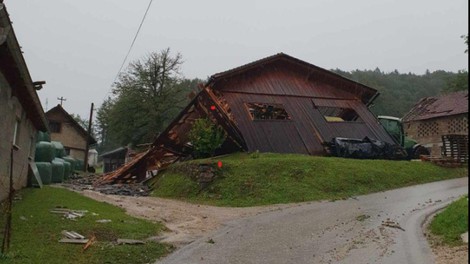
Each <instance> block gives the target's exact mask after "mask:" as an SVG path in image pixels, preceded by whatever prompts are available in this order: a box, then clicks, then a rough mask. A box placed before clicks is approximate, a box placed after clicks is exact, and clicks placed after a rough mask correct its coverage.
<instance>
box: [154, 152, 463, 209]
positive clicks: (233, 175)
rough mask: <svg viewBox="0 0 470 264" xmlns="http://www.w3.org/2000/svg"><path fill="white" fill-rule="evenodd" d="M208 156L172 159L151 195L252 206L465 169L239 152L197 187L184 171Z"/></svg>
mask: <svg viewBox="0 0 470 264" xmlns="http://www.w3.org/2000/svg"><path fill="white" fill-rule="evenodd" d="M207 161H208V160H195V161H190V162H185V163H177V164H174V165H173V166H172V167H170V168H169V169H168V170H167V171H165V172H164V173H163V174H162V176H161V177H159V179H158V180H157V181H156V182H154V187H155V190H154V192H153V195H155V196H161V197H170V198H180V199H185V200H188V201H193V202H202V203H208V204H214V205H222V206H253V205H263V204H275V203H289V202H301V201H311V200H323V199H341V198H345V197H349V196H352V195H359V194H366V193H371V192H377V191H383V190H388V189H393V188H398V187H403V186H408V185H413V184H419V183H425V182H432V181H438V180H444V179H451V178H457V177H463V176H466V175H467V172H466V171H467V170H466V169H464V168H460V169H448V168H442V167H438V166H435V165H433V164H429V163H423V162H415V161H387V160H355V159H342V158H333V157H312V156H306V155H297V154H272V153H263V154H257V155H256V154H251V155H250V154H241V153H240V154H235V155H230V156H226V157H223V158H221V161H222V162H223V167H222V169H221V170H220V171H219V177H218V179H217V180H215V182H214V183H212V184H211V185H210V186H209V187H208V188H206V189H205V190H204V191H201V192H200V191H199V187H198V185H197V183H195V182H194V181H192V180H191V179H190V178H189V177H187V176H185V175H187V172H188V170H189V169H190V167H191V164H194V163H198V162H207ZM213 161H214V162H217V160H215V159H214V160H213Z"/></svg>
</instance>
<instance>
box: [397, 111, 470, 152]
mask: <svg viewBox="0 0 470 264" xmlns="http://www.w3.org/2000/svg"><path fill="white" fill-rule="evenodd" d="M404 129H405V135H406V136H408V137H410V138H412V139H414V140H416V141H418V143H420V144H421V145H423V146H424V147H426V148H428V149H429V150H430V151H431V155H432V156H435V157H441V156H442V155H441V147H442V136H443V135H449V134H456V135H468V113H466V114H461V115H454V116H445V117H439V118H433V119H428V120H420V121H411V122H407V123H405V124H404Z"/></svg>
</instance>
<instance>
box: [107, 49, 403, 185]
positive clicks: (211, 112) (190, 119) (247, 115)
mask: <svg viewBox="0 0 470 264" xmlns="http://www.w3.org/2000/svg"><path fill="white" fill-rule="evenodd" d="M378 94H379V93H378V92H377V90H375V89H373V88H371V87H368V86H365V85H363V84H360V83H357V82H355V81H352V80H350V79H347V78H345V77H342V76H340V75H338V74H335V73H333V72H331V71H328V70H325V69H322V68H320V67H317V66H315V65H312V64H310V63H307V62H305V61H302V60H299V59H296V58H294V57H291V56H289V55H286V54H284V53H279V54H276V55H273V56H270V57H267V58H264V59H261V60H258V61H254V62H252V63H249V64H246V65H243V66H240V67H237V68H234V69H231V70H228V71H225V72H221V73H218V74H215V75H213V76H212V77H211V78H210V79H209V81H208V82H207V83H206V84H205V85H203V86H201V90H200V92H199V93H198V94H197V95H196V96H195V97H194V98H193V99H192V100H191V102H190V103H189V104H188V105H187V106H186V107H185V108H184V109H183V110H182V111H181V113H180V114H179V115H178V116H177V117H176V118H175V119H174V121H173V122H172V123H171V124H170V125H169V126H168V127H167V128H166V129H165V130H164V131H163V132H162V133H160V134H159V136H158V137H157V139H156V140H155V142H154V143H153V144H152V146H151V148H150V149H149V150H148V151H146V152H144V153H142V154H140V155H139V156H137V157H136V158H134V160H132V161H130V162H129V163H127V164H126V165H124V166H123V167H121V168H120V169H118V170H116V171H114V172H113V173H110V174H107V175H104V176H103V178H102V180H101V182H102V183H125V182H133V181H143V180H145V179H146V178H147V177H149V176H152V171H155V170H157V171H158V170H161V169H164V168H166V167H167V166H168V165H170V164H171V163H173V162H176V161H178V160H180V159H182V158H185V157H188V156H189V155H191V152H192V148H191V143H190V142H189V139H188V132H189V131H190V130H191V128H192V124H193V123H194V121H195V120H196V119H198V118H208V119H210V120H211V121H212V122H213V123H215V124H217V125H218V126H219V127H221V128H222V129H224V130H225V132H226V134H227V138H226V140H225V142H224V143H223V144H222V146H221V147H220V148H219V149H218V150H217V154H227V153H232V152H236V151H249V152H251V151H256V150H258V151H260V152H277V153H300V154H309V155H325V154H327V152H326V147H325V143H326V142H329V141H331V140H332V139H333V138H336V137H344V138H360V139H362V138H364V137H368V138H370V139H374V140H379V141H382V142H386V143H389V144H393V145H395V144H396V142H395V141H394V139H393V138H392V137H391V136H390V135H389V134H388V133H387V132H386V131H385V129H384V128H383V127H382V126H381V125H380V123H379V122H378V120H377V119H376V117H375V116H374V115H373V114H372V113H371V112H370V111H369V109H368V108H367V106H368V105H370V104H371V103H372V102H373V100H374V99H375V98H376V97H377V96H378ZM149 173H150V175H149Z"/></svg>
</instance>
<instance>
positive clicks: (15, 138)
mask: <svg viewBox="0 0 470 264" xmlns="http://www.w3.org/2000/svg"><path fill="white" fill-rule="evenodd" d="M19 141H20V120H19V119H16V121H15V129H14V130H13V145H15V146H19Z"/></svg>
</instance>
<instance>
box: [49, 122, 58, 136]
mask: <svg viewBox="0 0 470 264" xmlns="http://www.w3.org/2000/svg"><path fill="white" fill-rule="evenodd" d="M49 130H50V131H51V133H60V123H59V122H55V121H49Z"/></svg>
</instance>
